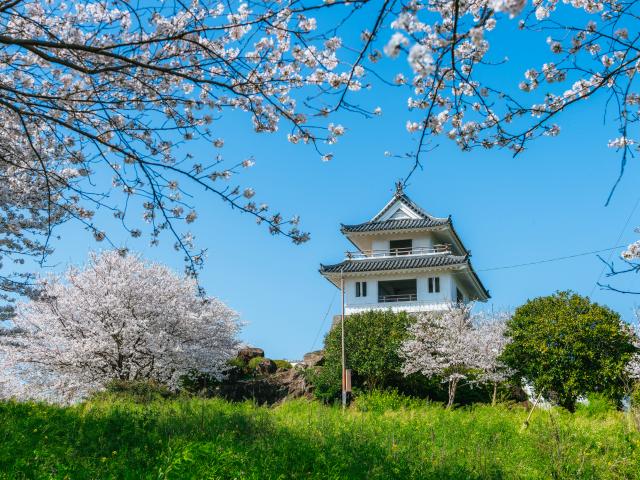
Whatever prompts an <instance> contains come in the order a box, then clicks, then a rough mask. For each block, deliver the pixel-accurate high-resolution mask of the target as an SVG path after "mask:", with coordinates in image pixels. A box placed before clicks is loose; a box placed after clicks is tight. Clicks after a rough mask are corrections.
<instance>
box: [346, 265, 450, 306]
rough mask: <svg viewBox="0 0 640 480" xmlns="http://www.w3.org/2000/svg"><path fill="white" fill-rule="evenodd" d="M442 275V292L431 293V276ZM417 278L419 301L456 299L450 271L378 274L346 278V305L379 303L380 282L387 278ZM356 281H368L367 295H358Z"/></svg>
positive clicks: (445, 301)
mask: <svg viewBox="0 0 640 480" xmlns="http://www.w3.org/2000/svg"><path fill="white" fill-rule="evenodd" d="M436 276H438V277H440V292H433V293H429V283H428V278H429V277H436ZM414 278H415V279H416V287H417V297H418V300H417V302H418V303H433V304H443V303H447V304H448V303H451V302H454V301H455V285H454V280H453V277H452V275H451V274H450V273H449V272H434V273H430V274H426V273H420V274H415V275H406V274H403V275H394V274H389V275H377V276H363V277H353V278H346V279H345V282H344V283H345V295H344V298H345V305H346V306H347V308H358V307H360V308H362V307H365V306H369V307H371V306H374V305H378V282H379V281H385V280H411V279H414ZM356 282H367V296H366V297H362V296H360V297H356ZM379 306H381V307H385V308H387V307H391V306H393V303H381V304H379Z"/></svg>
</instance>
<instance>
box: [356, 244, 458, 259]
mask: <svg viewBox="0 0 640 480" xmlns="http://www.w3.org/2000/svg"><path fill="white" fill-rule="evenodd" d="M450 253H452V250H451V245H450V244H448V243H446V244H445V243H443V244H438V245H434V246H432V247H413V246H412V247H399V248H388V249H386V250H361V251H358V252H347V253H346V255H345V259H346V260H364V259H371V258H387V257H398V256H402V255H407V256H420V255H447V254H450Z"/></svg>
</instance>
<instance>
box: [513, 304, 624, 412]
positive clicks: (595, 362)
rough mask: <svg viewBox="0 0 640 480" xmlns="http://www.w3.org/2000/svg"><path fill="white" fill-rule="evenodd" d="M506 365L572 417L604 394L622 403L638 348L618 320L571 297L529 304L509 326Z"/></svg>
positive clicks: (599, 306)
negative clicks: (584, 398) (585, 401)
mask: <svg viewBox="0 0 640 480" xmlns="http://www.w3.org/2000/svg"><path fill="white" fill-rule="evenodd" d="M506 335H507V336H509V337H511V343H510V344H509V345H507V346H506V348H505V351H504V354H503V360H504V361H505V362H506V363H507V364H508V365H509V366H510V367H511V368H513V369H514V370H515V371H516V372H517V373H518V374H519V375H520V376H521V377H524V378H526V379H527V380H528V381H530V382H532V384H533V386H534V388H535V389H536V391H538V392H543V393H544V395H545V396H547V397H549V398H551V399H552V400H555V401H557V403H558V404H559V405H561V406H563V407H565V408H567V409H568V410H569V411H573V410H574V409H575V404H576V399H577V398H578V397H579V396H581V395H586V394H587V393H589V392H600V393H603V394H605V395H606V396H608V397H609V398H612V399H615V400H617V401H619V400H620V399H621V398H622V395H623V392H624V388H623V386H624V385H623V373H624V369H625V365H626V363H627V362H628V361H629V359H630V358H631V355H632V354H633V352H635V347H634V346H633V343H632V341H633V338H632V336H631V334H630V332H629V329H628V328H627V327H625V326H624V325H623V322H622V320H621V319H620V316H619V315H618V314H617V313H615V312H613V311H612V310H610V309H609V308H607V307H603V306H601V305H598V304H597V303H592V302H591V301H590V300H589V299H588V298H585V297H581V296H579V295H577V294H575V293H572V292H558V293H556V294H554V295H551V296H548V297H540V298H536V299H533V300H529V301H528V302H527V303H526V304H524V305H523V306H521V307H519V308H518V309H516V311H515V314H514V315H513V317H512V318H511V319H510V320H508V321H507V331H506Z"/></svg>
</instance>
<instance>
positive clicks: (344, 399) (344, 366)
mask: <svg viewBox="0 0 640 480" xmlns="http://www.w3.org/2000/svg"><path fill="white" fill-rule="evenodd" d="M340 293H341V295H342V315H341V318H340V328H341V329H342V409H343V410H344V409H345V408H347V385H346V382H347V362H346V357H345V353H344V276H343V272H342V271H340Z"/></svg>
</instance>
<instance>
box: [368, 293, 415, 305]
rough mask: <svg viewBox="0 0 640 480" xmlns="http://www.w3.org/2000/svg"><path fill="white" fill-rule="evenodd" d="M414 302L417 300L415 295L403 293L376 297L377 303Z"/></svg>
mask: <svg viewBox="0 0 640 480" xmlns="http://www.w3.org/2000/svg"><path fill="white" fill-rule="evenodd" d="M416 300H418V294H417V293H403V294H400V295H378V303H389V302H415V301H416Z"/></svg>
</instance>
